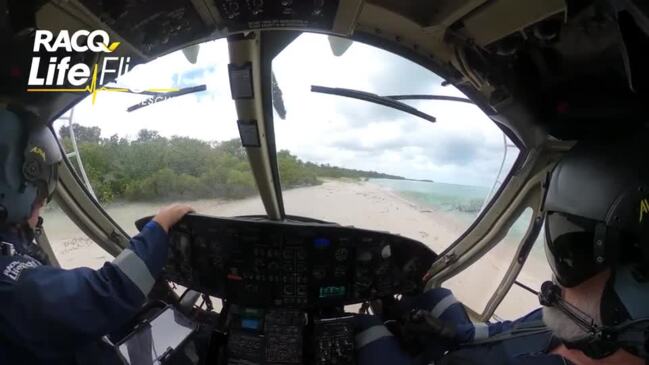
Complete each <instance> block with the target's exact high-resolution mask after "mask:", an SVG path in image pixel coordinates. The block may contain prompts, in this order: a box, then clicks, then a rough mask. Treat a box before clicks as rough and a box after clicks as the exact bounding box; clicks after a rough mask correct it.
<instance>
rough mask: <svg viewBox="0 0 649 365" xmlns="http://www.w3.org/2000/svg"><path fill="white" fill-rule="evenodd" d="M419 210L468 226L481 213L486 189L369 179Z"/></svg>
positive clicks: (487, 192) (487, 191) (436, 183)
mask: <svg viewBox="0 0 649 365" xmlns="http://www.w3.org/2000/svg"><path fill="white" fill-rule="evenodd" d="M370 181H371V182H372V183H375V184H378V185H381V186H383V187H386V188H389V189H390V190H392V191H394V192H395V193H397V194H398V195H400V196H402V197H403V198H404V199H406V200H409V201H411V202H413V203H415V204H417V205H419V206H421V207H422V208H425V207H429V208H431V209H435V210H442V211H445V212H449V213H453V214H454V215H457V217H458V218H460V219H462V220H465V221H468V222H469V223H471V222H472V221H473V220H474V219H475V218H476V217H477V215H478V213H480V209H481V208H482V205H483V203H484V200H485V198H486V197H487V195H488V194H489V188H486V187H482V186H469V185H459V184H446V183H439V182H427V181H412V180H391V179H370Z"/></svg>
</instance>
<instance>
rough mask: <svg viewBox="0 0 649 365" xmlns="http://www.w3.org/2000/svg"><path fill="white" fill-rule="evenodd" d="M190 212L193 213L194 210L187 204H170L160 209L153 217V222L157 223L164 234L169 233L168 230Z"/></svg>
mask: <svg viewBox="0 0 649 365" xmlns="http://www.w3.org/2000/svg"><path fill="white" fill-rule="evenodd" d="M192 212H194V209H193V208H192V207H190V206H189V205H187V204H179V203H176V204H171V205H168V206H166V207H163V208H162V209H160V211H159V212H158V214H157V215H156V216H155V217H153V220H154V221H155V222H157V223H158V224H159V225H160V226H161V227H162V229H164V230H165V232H169V228H171V227H172V226H173V225H174V224H176V223H178V221H179V220H180V219H181V218H182V217H184V216H185V214H187V213H192Z"/></svg>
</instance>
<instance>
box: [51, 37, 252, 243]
mask: <svg viewBox="0 0 649 365" xmlns="http://www.w3.org/2000/svg"><path fill="white" fill-rule="evenodd" d="M228 63H229V56H228V50H227V42H226V41H225V40H218V41H213V42H207V43H204V44H202V45H201V47H200V52H199V54H198V58H197V60H196V63H195V64H192V63H190V62H189V61H188V60H187V59H186V58H185V56H184V55H183V53H182V52H181V51H178V52H174V53H172V54H169V55H167V56H164V57H160V58H159V59H156V60H154V61H151V62H149V63H147V64H144V65H139V66H137V67H135V68H134V69H132V70H131V71H130V72H129V73H127V74H126V75H124V76H122V77H120V78H119V79H118V80H117V82H116V83H114V84H111V85H108V86H109V87H112V88H119V89H129V90H130V91H132V92H135V93H132V92H117V91H115V90H114V89H112V90H107V91H98V92H97V95H96V96H95V101H94V104H93V96H92V95H89V96H88V97H87V98H85V99H84V100H83V101H82V102H81V103H79V104H78V105H77V106H75V107H74V108H73V109H72V110H71V111H69V112H68V113H67V114H65V115H64V116H63V118H61V119H59V120H58V121H56V122H55V124H54V128H55V129H56V131H57V133H58V135H59V137H60V138H61V140H62V143H63V145H64V147H65V150H66V152H68V153H69V154H70V155H69V156H68V157H69V158H70V160H71V161H72V163H73V165H74V166H75V167H76V168H77V171H78V172H79V175H80V177H82V178H84V174H85V176H87V178H88V180H89V183H90V186H91V188H92V192H93V193H94V195H95V196H96V197H97V199H98V200H99V202H100V203H101V204H102V205H103V206H104V207H105V208H106V210H107V211H108V213H109V214H110V215H111V216H112V217H113V218H114V219H115V220H116V221H117V222H118V223H119V224H120V225H121V226H122V227H123V228H124V229H125V230H126V231H127V232H129V233H131V234H132V233H134V232H135V227H134V226H133V221H134V220H135V219H137V218H139V217H141V216H142V215H144V214H153V213H155V212H156V211H157V208H158V207H159V206H161V205H163V204H166V203H168V202H169V201H190V200H191V201H193V203H192V204H193V205H194V207H195V208H196V209H197V210H199V211H200V212H202V213H205V214H212V215H226V216H227V215H242V214H264V208H263V205H262V203H261V200H260V198H259V193H258V191H257V187H256V184H255V181H254V178H253V175H252V172H251V168H250V165H249V163H248V159H247V156H246V153H245V150H244V149H243V148H242V147H241V142H240V140H239V134H238V130H237V126H236V120H237V115H236V111H235V107H234V103H233V102H232V98H231V95H230V88H229V81H228V75H227V69H228V68H227V65H228ZM159 89H162V90H165V91H168V90H176V93H179V94H182V95H180V96H176V97H173V98H166V97H164V96H156V95H155V94H153V95H152V94H147V92H150V91H151V90H153V91H154V92H155V91H156V90H159ZM138 92H141V94H137V93H138ZM70 118H71V119H72V120H71V122H72V126H73V133H74V135H75V141H76V145H77V149H78V151H79V157H80V161H81V164H82V166H83V169H81V168H80V166H79V164H78V162H79V160H78V159H77V158H76V156H75V155H74V153H75V147H74V142H75V141H73V140H72V135H71V133H70ZM233 201H236V203H233Z"/></svg>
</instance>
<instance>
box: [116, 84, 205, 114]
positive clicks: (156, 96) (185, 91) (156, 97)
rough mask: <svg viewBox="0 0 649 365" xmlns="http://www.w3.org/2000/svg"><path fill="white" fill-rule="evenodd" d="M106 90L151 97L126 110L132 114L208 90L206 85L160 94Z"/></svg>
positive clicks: (127, 90)
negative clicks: (160, 103) (157, 104)
mask: <svg viewBox="0 0 649 365" xmlns="http://www.w3.org/2000/svg"><path fill="white" fill-rule="evenodd" d="M106 89H109V90H119V91H121V92H126V93H130V94H138V95H148V96H151V97H150V98H148V99H145V100H142V101H141V102H139V103H137V104H135V105H131V106H129V107H128V108H126V111H127V112H132V111H134V110H138V109H141V108H144V107H147V106H149V105H153V104H156V103H159V102H161V101H165V100H169V99H171V98H176V97H178V96H182V95H187V94H193V93H197V92H200V91H205V90H207V86H206V85H205V84H203V85H197V86H190V87H185V88H182V89H178V90H176V91H168V92H158V91H146V90H144V91H136V90H131V89H127V88H121V87H106Z"/></svg>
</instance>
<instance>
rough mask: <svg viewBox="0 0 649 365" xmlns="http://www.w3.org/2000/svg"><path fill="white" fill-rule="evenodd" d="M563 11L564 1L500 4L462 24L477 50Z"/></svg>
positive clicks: (506, 0) (506, 1) (507, 0)
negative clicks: (476, 45) (477, 47)
mask: <svg viewBox="0 0 649 365" xmlns="http://www.w3.org/2000/svg"><path fill="white" fill-rule="evenodd" d="M565 9H566V4H565V1H564V0H543V1H539V0H499V1H494V2H492V3H489V4H488V5H485V6H483V7H482V8H480V9H478V10H476V11H475V13H473V14H471V15H470V16H468V17H467V18H465V19H464V20H463V22H464V28H465V30H466V33H467V35H468V36H469V37H470V38H471V39H472V40H473V41H474V42H475V43H476V44H478V45H479V46H486V45H489V44H491V43H493V42H495V41H497V40H499V39H502V38H504V37H506V36H508V35H510V34H512V33H514V32H517V31H519V30H521V29H524V28H526V27H528V26H530V25H532V24H534V23H537V22H539V21H541V20H543V19H545V18H547V17H549V16H552V15H554V14H558V13H560V12H562V11H564V10H565ZM514 14H515V15H514Z"/></svg>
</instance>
